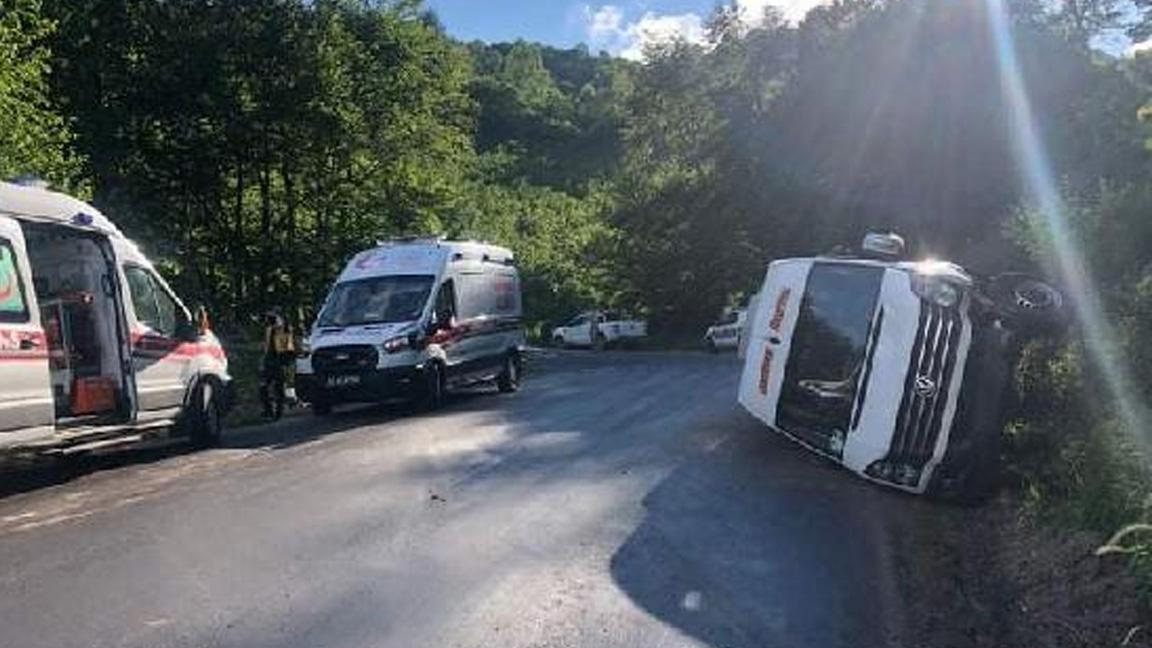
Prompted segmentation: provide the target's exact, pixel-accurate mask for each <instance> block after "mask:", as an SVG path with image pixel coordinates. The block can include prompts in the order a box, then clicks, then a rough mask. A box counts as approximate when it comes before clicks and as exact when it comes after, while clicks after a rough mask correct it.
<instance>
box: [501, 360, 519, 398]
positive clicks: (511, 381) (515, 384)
mask: <svg viewBox="0 0 1152 648" xmlns="http://www.w3.org/2000/svg"><path fill="white" fill-rule="evenodd" d="M496 388H497V389H499V390H500V393H502V394H511V393H513V392H516V391H519V390H520V355H519V354H517V353H515V352H510V353H508V355H506V356H504V369H503V370H502V371H501V372H500V375H499V376H497V377H496Z"/></svg>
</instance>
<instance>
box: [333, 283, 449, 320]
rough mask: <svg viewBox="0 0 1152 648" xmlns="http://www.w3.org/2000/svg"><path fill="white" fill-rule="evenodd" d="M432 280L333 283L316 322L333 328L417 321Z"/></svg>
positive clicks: (425, 301)
mask: <svg viewBox="0 0 1152 648" xmlns="http://www.w3.org/2000/svg"><path fill="white" fill-rule="evenodd" d="M434 280H435V278H434V277H431V276H426V275H390V276H381V277H370V278H368V279H358V280H356V281H346V282H343V283H339V284H336V287H335V288H333V289H332V296H331V297H329V299H328V303H327V304H326V305H325V306H324V310H323V312H321V313H320V318H319V320H318V323H319V325H320V326H322V327H332V326H356V325H361V324H382V323H386V322H408V321H411V320H414V319H417V318H419V317H420V313H421V311H423V309H424V304H425V303H427V301H428V295H429V294H430V293H431V292H432V283H433V281H434Z"/></svg>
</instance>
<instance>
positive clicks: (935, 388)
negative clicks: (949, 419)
mask: <svg viewBox="0 0 1152 648" xmlns="http://www.w3.org/2000/svg"><path fill="white" fill-rule="evenodd" d="M962 328H963V320H962V318H961V316H960V311H959V309H958V308H943V307H940V306H936V305H934V304H929V303H927V302H924V303H922V307H921V311H920V324H919V328H918V329H917V331H916V341H915V343H914V344H913V346H912V357H911V359H910V361H909V364H908V375H907V378H906V379H905V381H904V395H903V397H902V399H901V402H900V409H899V411H898V412H897V415H896V429H895V431H894V434H893V435H892V443H891V445H890V446H889V449H888V456H887V457H885V458H884V459H883V460H881V461H879V462H876V464H873V466H870V467H869V470H868V472H869V473H870V474H872V475H873V476H875V477H878V478H880V479H884V480H885V481H891V482H894V483H900V484H904V485H906V486H915V485H916V484H917V483H919V480H920V474H921V472H922V471H923V470H924V466H925V464H927V463H928V461H929V460H930V459H931V458H932V455H933V453H934V452H935V450H936V442H937V440H938V439H939V438H940V432H941V430H942V428H943V426H944V408H945V407H946V405H947V403H948V393H949V391H950V388H951V384H952V378H953V374H954V373H955V370H956V360H957V355H958V353H959V342H960V332H961V329H962Z"/></svg>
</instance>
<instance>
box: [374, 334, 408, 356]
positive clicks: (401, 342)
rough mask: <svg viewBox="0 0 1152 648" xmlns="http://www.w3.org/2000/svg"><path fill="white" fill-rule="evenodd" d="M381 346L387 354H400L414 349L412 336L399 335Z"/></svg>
mask: <svg viewBox="0 0 1152 648" xmlns="http://www.w3.org/2000/svg"><path fill="white" fill-rule="evenodd" d="M381 346H383V347H384V352H385V353H400V352H401V351H407V350H408V349H410V348H412V336H410V335H397V336H396V337H394V338H390V339H388V340H385V341H384V344H382V345H381Z"/></svg>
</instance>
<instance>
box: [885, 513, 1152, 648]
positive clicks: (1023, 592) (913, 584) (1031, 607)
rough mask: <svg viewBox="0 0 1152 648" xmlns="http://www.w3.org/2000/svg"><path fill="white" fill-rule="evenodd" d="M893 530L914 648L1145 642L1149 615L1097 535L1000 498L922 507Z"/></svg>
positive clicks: (1151, 632)
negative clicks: (1049, 522)
mask: <svg viewBox="0 0 1152 648" xmlns="http://www.w3.org/2000/svg"><path fill="white" fill-rule="evenodd" d="M907 524H909V528H907V529H902V530H900V532H899V533H897V534H896V537H897V540H896V542H897V544H899V545H903V546H900V547H898V552H897V555H901V556H908V557H909V559H908V560H907V561H904V562H902V563H901V564H900V565H899V567H898V568H899V570H900V572H901V573H900V580H901V584H902V587H903V588H904V594H905V597H906V600H907V601H909V602H910V605H911V609H910V610H909V614H908V617H907V622H908V625H909V626H910V627H909V628H908V635H907V636H908V638H909V643H910V645H913V646H932V647H933V648H946V647H948V648H950V647H956V648H960V647H972V646H975V647H980V648H983V647H985V646H996V647H1013V648H1014V647H1020V648H1025V647H1027V648H1031V647H1033V646H1036V647H1039V646H1044V647H1065V646H1068V647H1093V648H1095V647H1097V646H1152V615H1150V614H1149V609H1148V608H1147V606H1146V605H1145V604H1143V603H1142V602H1141V598H1140V596H1139V590H1138V583H1137V581H1136V579H1135V578H1134V577H1133V576H1132V575H1131V574H1130V573H1129V572H1128V569H1127V567H1126V564H1125V561H1124V559H1123V558H1118V557H1105V558H1099V557H1096V556H1095V555H1094V553H1093V552H1094V550H1095V549H1096V548H1097V547H1098V546H1099V545H1100V544H1101V543H1102V542H1103V540H1104V538H1100V537H1096V536H1094V535H1092V534H1088V533H1083V532H1073V531H1067V530H1061V529H1053V528H1050V527H1046V526H1042V525H1040V524H1039V523H1037V522H1035V521H1033V520H1030V519H1028V517H1027V516H1025V515H1023V513H1022V508H1021V506H1020V505H1019V502H1018V501H1017V500H1015V499H1014V498H1013V497H1011V496H1009V495H1004V496H1002V497H1001V498H999V499H998V500H996V501H993V502H991V503H989V504H987V505H985V506H983V507H980V508H951V507H947V506H944V505H940V506H937V507H925V508H923V509H920V510H918V511H917V513H916V515H914V516H912V519H911V520H909V521H908V522H907Z"/></svg>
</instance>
